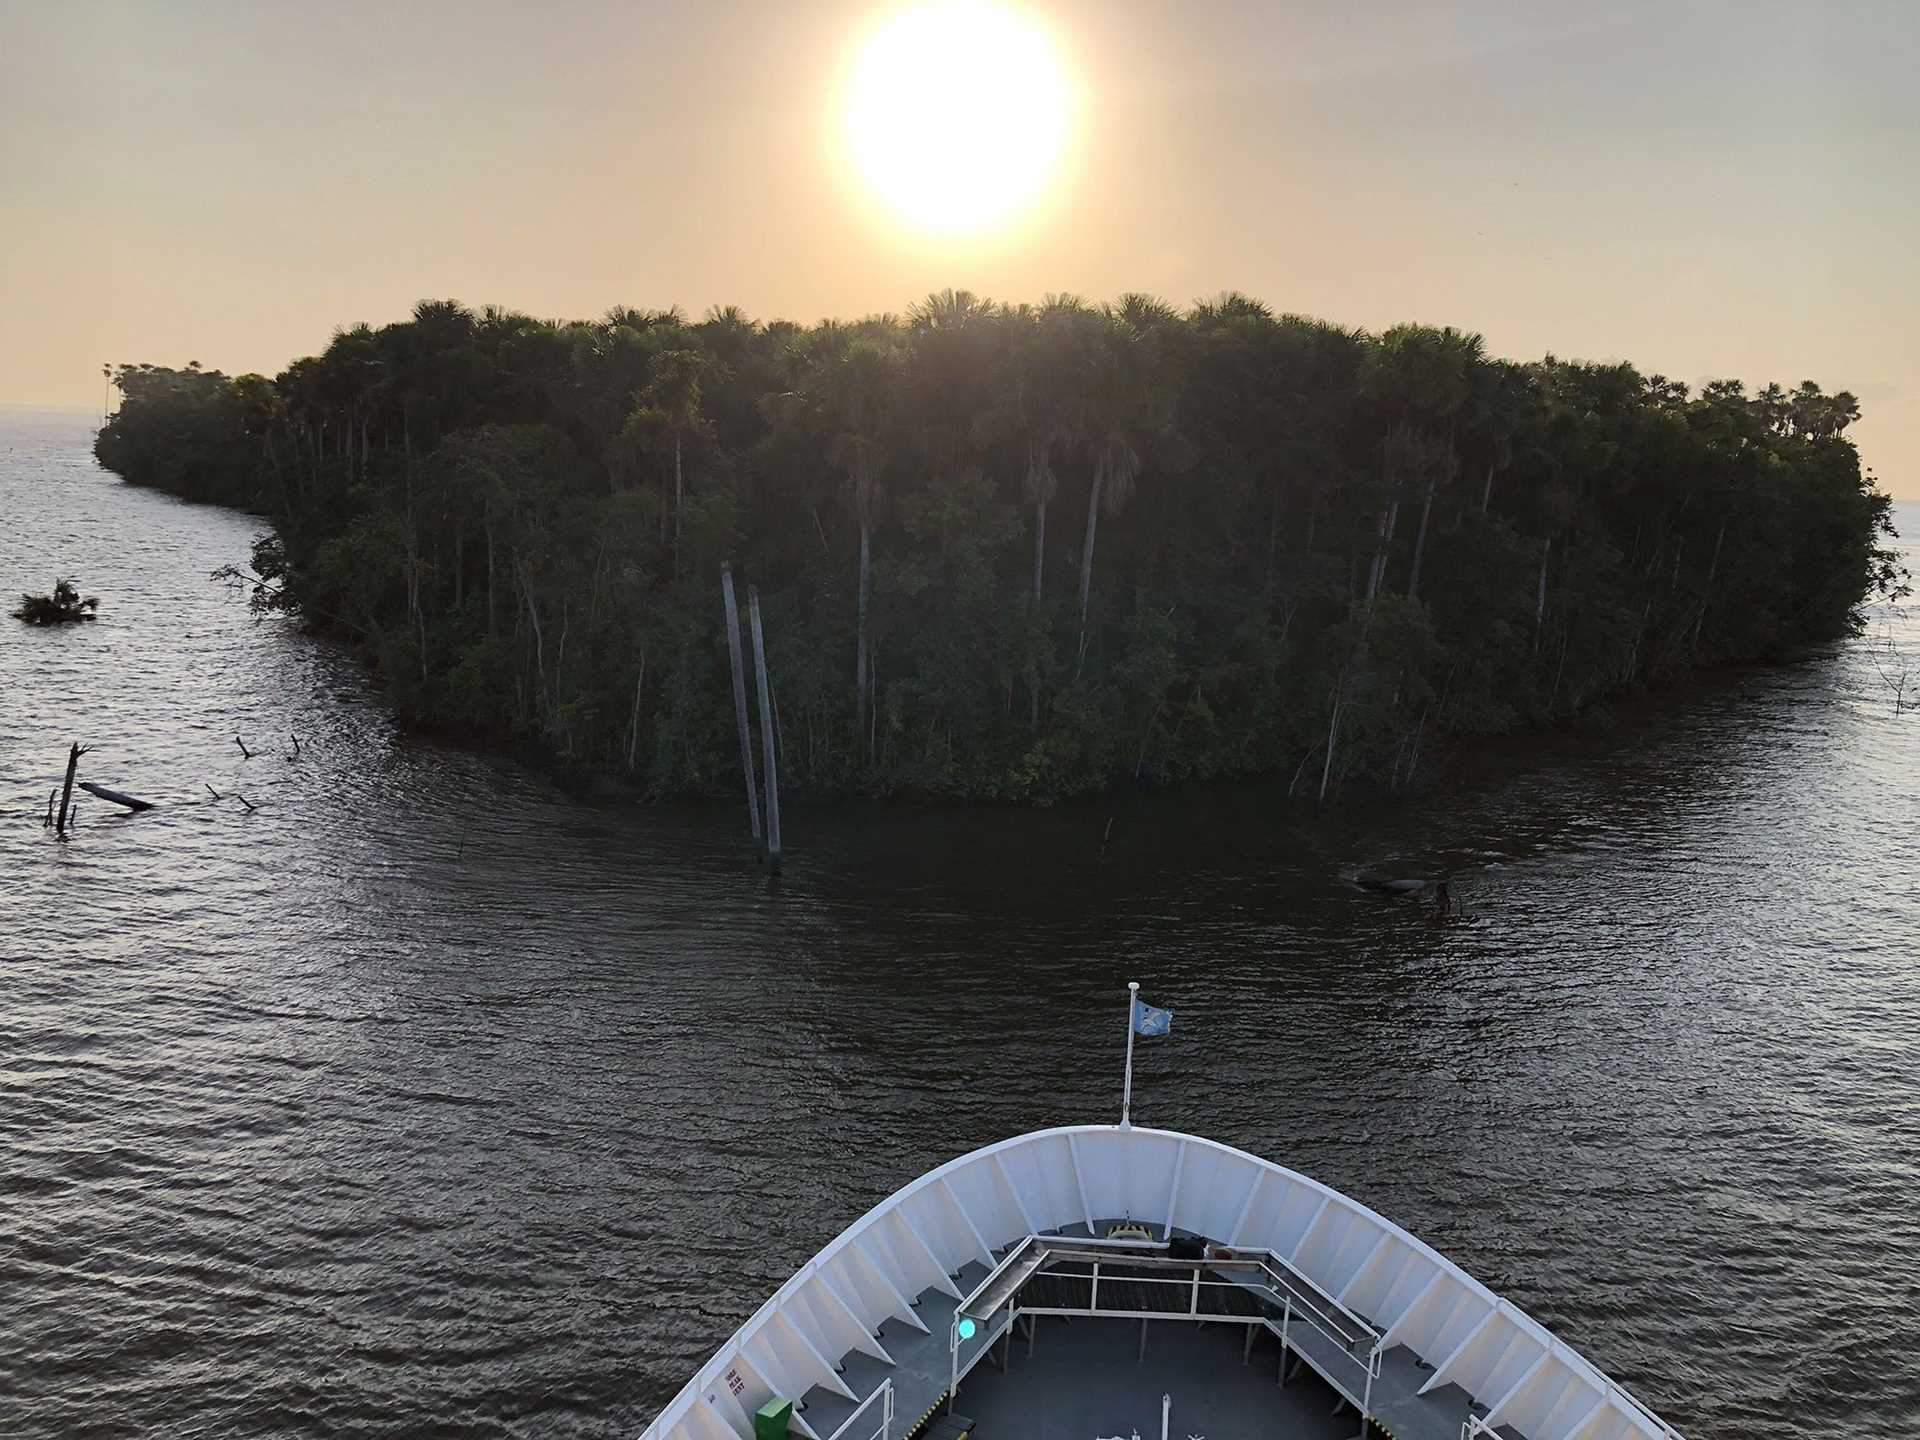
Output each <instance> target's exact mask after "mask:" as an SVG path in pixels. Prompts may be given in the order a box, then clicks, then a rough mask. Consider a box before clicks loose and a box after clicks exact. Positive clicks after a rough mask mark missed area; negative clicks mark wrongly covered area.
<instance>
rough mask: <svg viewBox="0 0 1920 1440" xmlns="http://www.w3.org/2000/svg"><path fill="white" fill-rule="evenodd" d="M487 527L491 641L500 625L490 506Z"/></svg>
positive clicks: (488, 610)
mask: <svg viewBox="0 0 1920 1440" xmlns="http://www.w3.org/2000/svg"><path fill="white" fill-rule="evenodd" d="M486 527H487V638H488V639H489V640H491V639H493V637H494V636H495V635H496V634H498V633H499V623H498V621H497V620H496V619H495V615H496V613H497V612H496V608H495V606H494V603H493V509H492V507H491V506H489V507H488V508H487V511H486Z"/></svg>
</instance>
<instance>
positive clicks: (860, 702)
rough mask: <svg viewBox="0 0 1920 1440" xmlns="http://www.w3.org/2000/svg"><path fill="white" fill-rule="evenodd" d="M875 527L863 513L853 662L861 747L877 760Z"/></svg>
mask: <svg viewBox="0 0 1920 1440" xmlns="http://www.w3.org/2000/svg"><path fill="white" fill-rule="evenodd" d="M871 536H872V526H871V525H870V524H869V523H868V518H867V515H866V512H865V511H864V510H863V511H862V512H861V514H860V598H859V601H858V609H857V612H856V632H857V638H858V650H857V654H856V656H855V658H854V662H853V713H854V720H855V722H856V724H857V725H858V727H859V730H860V741H861V748H862V749H863V750H864V751H865V752H866V754H867V758H868V759H869V760H871V759H872V758H873V747H872V745H871V743H870V742H869V739H868V729H867V579H868V576H869V574H870V573H871V566H872V541H871Z"/></svg>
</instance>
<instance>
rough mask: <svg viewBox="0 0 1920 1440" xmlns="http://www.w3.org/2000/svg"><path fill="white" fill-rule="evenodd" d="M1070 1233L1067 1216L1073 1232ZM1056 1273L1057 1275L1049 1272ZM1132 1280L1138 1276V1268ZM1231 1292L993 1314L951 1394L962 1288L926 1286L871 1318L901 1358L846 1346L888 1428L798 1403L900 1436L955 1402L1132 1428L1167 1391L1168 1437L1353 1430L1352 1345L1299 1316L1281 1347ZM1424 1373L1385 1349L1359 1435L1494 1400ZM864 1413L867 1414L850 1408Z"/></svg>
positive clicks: (844, 1371) (1412, 1432) (823, 1392)
mask: <svg viewBox="0 0 1920 1440" xmlns="http://www.w3.org/2000/svg"><path fill="white" fill-rule="evenodd" d="M1075 1228H1082V1227H1075ZM1102 1228H1104V1227H1102ZM1070 1235H1071V1232H1070V1231H1067V1232H1063V1238H1066V1237H1069V1236H1070ZM1010 1252H1011V1247H1009V1249H1008V1250H1007V1251H1002V1252H997V1254H996V1258H998V1256H1000V1255H1005V1254H1009V1253H1010ZM1201 1268H1202V1271H1203V1273H1209V1274H1211V1273H1212V1272H1210V1271H1206V1270H1205V1267H1204V1266H1203V1267H1201ZM1122 1273H1124V1272H1122ZM992 1274H993V1272H990V1271H989V1270H988V1269H987V1267H986V1266H985V1265H983V1264H981V1263H980V1262H978V1261H975V1262H972V1263H970V1264H968V1265H966V1266H964V1267H963V1268H962V1269H961V1270H960V1271H958V1272H956V1273H955V1274H954V1276H953V1277H952V1278H953V1280H954V1281H955V1282H956V1283H955V1288H956V1289H958V1290H960V1291H961V1292H962V1294H966V1293H970V1292H972V1291H973V1290H974V1289H976V1288H977V1287H980V1286H982V1285H983V1283H984V1282H986V1281H988V1280H989V1278H990V1276H991V1275H992ZM1050 1278H1053V1277H1050V1276H1049V1275H1047V1274H1041V1275H1039V1276H1038V1277H1036V1278H1035V1279H1033V1280H1029V1281H1026V1282H1024V1287H1032V1288H1027V1289H1026V1293H1027V1294H1028V1295H1029V1297H1030V1298H1032V1299H1033V1300H1034V1301H1035V1302H1037V1303H1042V1304H1053V1303H1057V1302H1058V1301H1059V1300H1060V1298H1061V1297H1060V1296H1059V1295H1058V1294H1047V1293H1045V1291H1044V1290H1043V1289H1042V1288H1041V1287H1045V1286H1046V1285H1047V1283H1048V1281H1049V1279H1050ZM1060 1283H1062V1282H1061V1279H1059V1278H1053V1286H1054V1288H1056V1289H1057V1288H1058V1286H1059V1285H1060ZM1024 1287H1023V1288H1024ZM1134 1287H1135V1289H1136V1291H1137V1290H1138V1289H1139V1288H1140V1286H1139V1282H1138V1281H1135V1282H1134ZM1127 1290H1128V1281H1126V1280H1124V1279H1121V1278H1119V1276H1118V1275H1116V1276H1115V1277H1114V1278H1113V1279H1111V1280H1109V1282H1108V1284H1107V1287H1106V1293H1107V1295H1108V1296H1109V1302H1108V1303H1109V1304H1113V1303H1115V1299H1116V1297H1125V1296H1126V1295H1127ZM1226 1292H1227V1293H1225V1294H1221V1295H1218V1297H1217V1299H1216V1301H1215V1302H1214V1303H1215V1304H1216V1306H1217V1307H1218V1308H1217V1309H1216V1312H1215V1314H1216V1317H1217V1318H1214V1319H1211V1320H1206V1321H1199V1320H1190V1319H1184V1318H1182V1319H1165V1318H1146V1319H1139V1320H1136V1319H1132V1318H1129V1317H1124V1316H1116V1315H1113V1314H1111V1313H1102V1314H1093V1313H1083V1314H1074V1315H1063V1314H1049V1313H1044V1312H1043V1313H1038V1314H1035V1313H1030V1312H1028V1313H1023V1314H1022V1315H1021V1317H1020V1322H1019V1323H1018V1324H1017V1325H1009V1326H1004V1327H1001V1328H997V1329H996V1328H983V1329H981V1330H980V1332H979V1333H977V1334H976V1335H975V1336H974V1337H973V1338H972V1339H970V1340H967V1341H963V1342H961V1345H960V1353H959V1361H960V1369H961V1372H962V1374H963V1375H964V1376H965V1378H964V1380H963V1381H962V1383H961V1385H960V1388H959V1392H958V1393H957V1394H956V1395H952V1396H949V1393H948V1392H949V1371H950V1369H951V1367H952V1365H953V1356H952V1353H951V1352H950V1350H949V1348H948V1347H949V1343H950V1341H949V1333H950V1327H951V1325H952V1323H953V1320H954V1317H955V1315H956V1312H957V1311H958V1310H959V1301H958V1300H957V1299H956V1297H955V1296H953V1295H951V1294H949V1293H947V1292H946V1291H945V1290H942V1289H940V1288H937V1287H934V1288H929V1289H927V1290H925V1291H923V1292H922V1293H921V1294H920V1295H918V1296H917V1297H915V1299H914V1302H913V1307H912V1308H913V1312H914V1315H915V1316H916V1318H917V1319H918V1320H919V1321H920V1322H921V1323H922V1324H923V1325H925V1326H926V1327H927V1328H926V1330H925V1331H921V1330H919V1329H917V1328H915V1327H913V1326H910V1325H908V1324H906V1323H904V1322H903V1321H901V1320H900V1319H898V1318H894V1319H890V1320H889V1321H888V1322H887V1323H886V1324H885V1325H883V1326H882V1327H881V1329H880V1331H879V1332H878V1333H877V1336H876V1338H877V1339H878V1340H880V1342H881V1343H882V1344H883V1345H884V1346H885V1348H886V1350H887V1352H888V1354H889V1355H890V1356H891V1357H892V1360H893V1363H892V1364H891V1365H887V1364H884V1363H882V1362H881V1361H879V1360H876V1359H874V1358H872V1357H870V1356H867V1355H864V1354H861V1353H859V1352H858V1351H855V1352H851V1353H849V1354H847V1355H844V1356H842V1357H841V1360H840V1366H839V1369H840V1376H841V1378H842V1380H844V1381H845V1382H846V1383H847V1385H848V1387H849V1388H850V1389H851V1390H852V1391H853V1392H854V1395H855V1396H857V1397H860V1398H861V1400H862V1401H864V1400H865V1399H866V1398H867V1397H871V1396H873V1395H874V1394H875V1392H876V1391H877V1390H878V1389H879V1388H880V1387H881V1386H882V1385H883V1384H886V1383H888V1382H891V1384H892V1386H893V1391H894V1400H895V1405H896V1416H895V1420H894V1423H893V1424H892V1425H891V1426H890V1427H887V1428H886V1429H885V1432H884V1436H881V1432H879V1431H877V1430H876V1429H875V1425H876V1423H877V1421H878V1413H877V1407H872V1406H863V1405H862V1404H861V1403H858V1402H856V1401H855V1400H849V1399H845V1398H843V1397H842V1396H840V1395H837V1394H835V1393H833V1392H831V1391H829V1390H827V1389H826V1388H824V1387H815V1388H814V1389H812V1390H811V1391H809V1393H808V1394H807V1396H806V1397H805V1405H804V1407H803V1409H802V1411H801V1414H802V1416H803V1417H804V1419H805V1422H806V1424H807V1425H808V1427H809V1428H811V1429H812V1431H813V1433H814V1434H815V1435H817V1436H819V1437H821V1440H876V1437H880V1440H897V1437H910V1436H914V1435H918V1434H923V1433H927V1428H926V1427H930V1426H932V1425H933V1423H934V1422H935V1421H937V1420H938V1418H939V1417H940V1416H943V1415H946V1414H948V1413H949V1412H951V1413H954V1414H957V1415H964V1416H966V1417H968V1418H969V1420H970V1421H971V1422H972V1423H971V1427H970V1433H971V1436H972V1437H973V1440H1101V1437H1107V1440H1130V1437H1132V1436H1134V1435H1136V1434H1137V1435H1139V1436H1142V1437H1153V1436H1157V1435H1158V1434H1159V1433H1160V1409H1161V1397H1162V1396H1167V1397H1169V1398H1170V1399H1171V1401H1172V1411H1171V1416H1170V1421H1169V1424H1168V1427H1167V1433H1168V1435H1169V1436H1170V1437H1172V1440H1182V1437H1193V1440H1272V1437H1276V1436H1279V1437H1287V1440H1296V1437H1297V1440H1358V1437H1360V1436H1361V1435H1362V1430H1361V1424H1360V1416H1359V1414H1358V1412H1357V1410H1356V1408H1355V1406H1354V1405H1353V1404H1352V1403H1351V1401H1352V1399H1353V1398H1355V1397H1353V1396H1347V1397H1343V1396H1342V1395H1341V1394H1340V1393H1339V1391H1337V1390H1336V1389H1335V1388H1334V1386H1333V1384H1332V1383H1331V1377H1332V1376H1334V1375H1340V1376H1342V1377H1343V1379H1345V1380H1347V1381H1348V1382H1349V1383H1352V1381H1353V1377H1352V1376H1351V1375H1349V1374H1348V1373H1347V1369H1343V1365H1344V1366H1346V1367H1347V1368H1351V1363H1352V1362H1351V1361H1343V1360H1342V1358H1341V1355H1340V1353H1339V1351H1338V1348H1337V1347H1336V1345H1335V1343H1334V1341H1333V1340H1332V1339H1331V1338H1329V1337H1328V1336H1326V1335H1325V1334H1322V1333H1320V1332H1317V1331H1315V1330H1313V1329H1312V1328H1308V1327H1303V1326H1300V1325H1297V1324H1296V1325H1295V1326H1294V1327H1293V1329H1292V1333H1291V1347H1290V1353H1288V1354H1286V1355H1284V1356H1283V1352H1282V1346H1281V1344H1280V1341H1279V1338H1278V1337H1277V1335H1275V1334H1274V1333H1273V1331H1272V1330H1271V1329H1269V1328H1268V1327H1266V1326H1265V1325H1260V1324H1255V1325H1253V1326H1251V1327H1249V1326H1248V1325H1247V1324H1245V1323H1237V1322H1236V1321H1235V1320H1233V1319H1230V1318H1228V1317H1229V1316H1230V1315H1232V1314H1234V1313H1235V1312H1241V1313H1244V1314H1245V1315H1248V1316H1252V1315H1254V1314H1256V1313H1257V1312H1258V1305H1257V1298H1258V1297H1257V1296H1256V1294H1255V1292H1254V1290H1253V1289H1252V1288H1248V1289H1246V1290H1244V1291H1243V1290H1242V1289H1241V1287H1240V1286H1238V1285H1231V1286H1228V1287H1226ZM1234 1295H1244V1297H1245V1303H1244V1304H1243V1303H1240V1302H1236V1301H1234V1300H1233V1299H1232V1297H1233V1296H1234ZM1118 1303H1119V1304H1120V1305H1122V1306H1123V1307H1125V1308H1142V1309H1144V1308H1151V1306H1152V1305H1153V1304H1154V1303H1157V1302H1152V1301H1149V1300H1147V1299H1145V1298H1144V1297H1141V1296H1139V1295H1138V1294H1136V1295H1135V1296H1134V1297H1133V1298H1132V1299H1131V1300H1129V1299H1127V1298H1119V1299H1118ZM1250 1328H1251V1338H1249V1329H1250ZM1430 1375H1431V1370H1430V1369H1429V1368H1428V1367H1427V1366H1425V1365H1424V1364H1423V1363H1422V1362H1420V1361H1419V1359H1418V1358H1417V1357H1416V1356H1414V1355H1413V1354H1412V1352H1410V1351H1409V1350H1407V1349H1406V1348H1405V1347H1402V1346H1395V1347H1393V1348H1392V1349H1389V1350H1388V1351H1386V1352H1385V1354H1384V1355H1383V1356H1382V1360H1381V1366H1380V1373H1379V1375H1378V1377H1377V1379H1376V1380H1375V1382H1374V1385H1373V1387H1372V1391H1371V1394H1370V1395H1369V1397H1368V1398H1369V1400H1370V1409H1371V1414H1372V1424H1371V1425H1369V1426H1368V1427H1367V1429H1366V1431H1365V1435H1366V1436H1369V1437H1379V1436H1385V1437H1387V1440H1459V1437H1460V1435H1461V1430H1462V1426H1463V1424H1465V1422H1466V1421H1467V1420H1468V1418H1469V1417H1470V1416H1473V1415H1476V1414H1480V1413H1484V1407H1481V1406H1476V1405H1474V1404H1473V1403H1472V1401H1471V1398H1470V1397H1469V1396H1468V1395H1467V1394H1466V1393H1465V1392H1464V1391H1462V1390H1461V1389H1460V1388H1459V1387H1458V1386H1454V1385H1444V1386H1441V1387H1439V1388H1438V1389H1436V1390H1433V1391H1431V1392H1428V1393H1426V1394H1421V1393H1420V1387H1421V1386H1422V1385H1423V1384H1424V1383H1425V1382H1426V1381H1427V1379H1428V1378H1429V1377H1430ZM1283 1376H1284V1383H1283ZM949 1401H951V1403H949ZM863 1413H864V1419H860V1418H856V1417H860V1416H862V1415H863ZM1492 1433H1494V1434H1496V1435H1506V1434H1508V1433H1510V1432H1507V1431H1506V1430H1505V1429H1504V1428H1503V1429H1501V1430H1498V1431H1494V1432H1492Z"/></svg>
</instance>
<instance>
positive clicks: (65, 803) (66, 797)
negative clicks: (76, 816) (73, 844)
mask: <svg viewBox="0 0 1920 1440" xmlns="http://www.w3.org/2000/svg"><path fill="white" fill-rule="evenodd" d="M91 749H93V747H92V746H91V745H82V744H79V743H78V742H75V744H74V745H73V746H72V747H71V748H70V749H69V750H68V751H67V783H66V784H65V785H64V786H62V787H61V790H60V818H59V819H58V820H57V821H56V822H55V823H54V827H53V833H54V834H56V835H60V836H65V835H66V833H67V812H68V810H69V809H70V808H71V807H72V804H73V772H74V771H75V770H78V769H79V768H80V757H81V756H82V755H85V754H86V753H87V752H88V751H90V750H91Z"/></svg>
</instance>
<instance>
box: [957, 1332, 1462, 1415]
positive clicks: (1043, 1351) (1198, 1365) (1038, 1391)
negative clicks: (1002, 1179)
mask: <svg viewBox="0 0 1920 1440" xmlns="http://www.w3.org/2000/svg"><path fill="white" fill-rule="evenodd" d="M1147 1326H1148V1329H1147V1343H1146V1348H1145V1353H1144V1355H1140V1354H1139V1353H1138V1347H1139V1331H1140V1323H1139V1322H1138V1321H1133V1320H1117V1319H1075V1320H1068V1319H1065V1318H1064V1317H1059V1318H1056V1317H1052V1316H1045V1317H1041V1318H1040V1321H1039V1329H1038V1332H1037V1334H1036V1335H1035V1337H1034V1338H1035V1344H1034V1352H1033V1358H1032V1359H1028V1358H1027V1347H1026V1342H1025V1341H1024V1340H1023V1339H1016V1341H1015V1343H1014V1346H1013V1352H1012V1354H1011V1355H1010V1356H1009V1357H1008V1365H1007V1369H1006V1370H1005V1371H1004V1372H1002V1371H1001V1370H1000V1368H999V1366H998V1364H997V1362H989V1363H986V1364H983V1365H981V1366H980V1367H979V1368H978V1369H976V1370H975V1371H974V1372H973V1374H972V1375H970V1376H968V1377H967V1382H966V1384H965V1385H964V1386H963V1387H962V1388H961V1393H960V1396H959V1402H958V1404H957V1406H956V1409H957V1410H958V1411H959V1412H960V1413H962V1414H965V1415H968V1416H970V1417H972V1419H973V1422H974V1425H973V1435H974V1437H975V1440H1001V1437H1013V1436H1021V1437H1027V1440H1091V1437H1095V1436H1119V1437H1122V1440H1126V1437H1129V1436H1132V1435H1135V1434H1138V1435H1142V1436H1158V1435H1159V1433H1160V1400H1161V1396H1163V1395H1164V1396H1167V1397H1169V1398H1170V1399H1171V1400H1172V1409H1171V1413H1170V1417H1169V1424H1168V1429H1167V1433H1168V1434H1169V1435H1170V1436H1173V1437H1176V1440H1180V1437H1188V1436H1204V1437H1205V1440H1273V1437H1276V1436H1286V1437H1289V1440H1352V1437H1353V1436H1355V1435H1356V1434H1357V1432H1358V1429H1359V1419H1358V1417H1357V1416H1356V1415H1355V1414H1354V1413H1353V1411H1352V1410H1350V1409H1343V1410H1342V1412H1341V1413H1340V1414H1338V1415H1335V1414H1334V1413H1333V1402H1334V1395H1333V1391H1332V1390H1331V1389H1329V1388H1328V1387H1327V1386H1326V1385H1325V1384H1324V1383H1322V1382H1321V1381H1320V1380H1319V1378H1318V1377H1317V1376H1315V1375H1313V1374H1311V1373H1307V1374H1303V1375H1299V1376H1296V1377H1295V1378H1294V1379H1293V1380H1292V1381H1291V1382H1290V1383H1289V1384H1287V1385H1286V1386H1285V1387H1284V1388H1283V1387H1282V1386H1281V1385H1280V1384H1279V1368H1280V1367H1279V1363H1278V1362H1279V1346H1278V1345H1277V1344H1275V1343H1273V1342H1271V1341H1269V1342H1268V1343H1267V1344H1265V1345H1256V1346H1255V1347H1254V1353H1253V1354H1252V1355H1251V1356H1250V1357H1249V1359H1248V1361H1247V1363H1244V1364H1243V1363H1242V1362H1241V1356H1240V1347H1241V1344H1242V1339H1243V1336H1242V1328H1241V1327H1240V1326H1237V1325H1194V1324H1190V1323H1187V1322H1183V1321H1159V1322H1156V1321H1148V1322H1147ZM1458 1435H1459V1431H1458V1429H1457V1428H1456V1430H1455V1432H1454V1436H1455V1440H1458Z"/></svg>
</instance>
